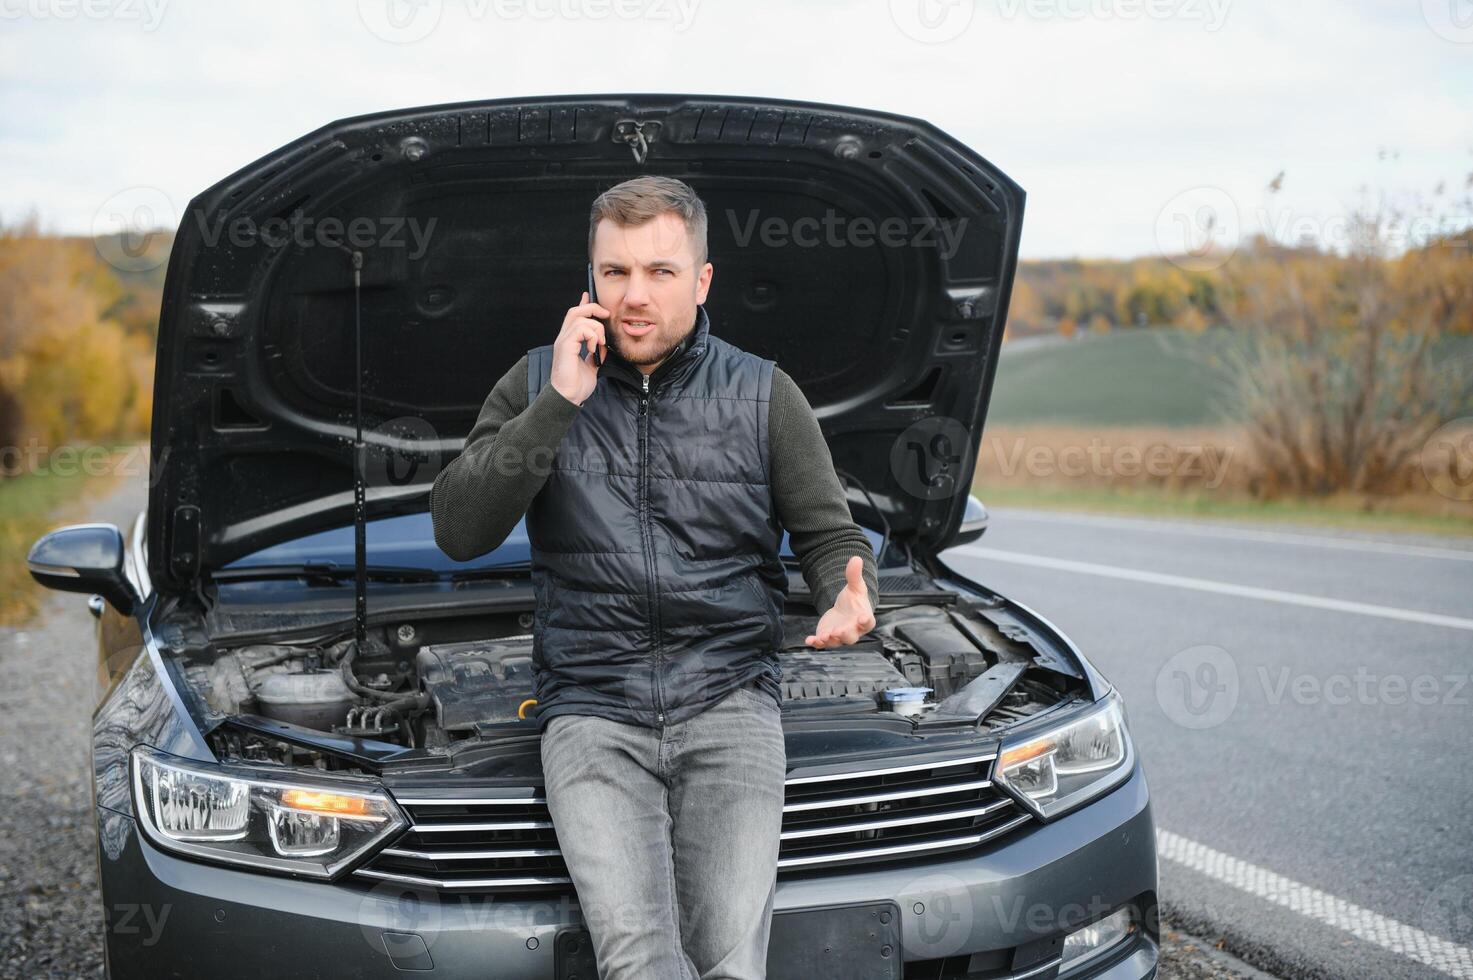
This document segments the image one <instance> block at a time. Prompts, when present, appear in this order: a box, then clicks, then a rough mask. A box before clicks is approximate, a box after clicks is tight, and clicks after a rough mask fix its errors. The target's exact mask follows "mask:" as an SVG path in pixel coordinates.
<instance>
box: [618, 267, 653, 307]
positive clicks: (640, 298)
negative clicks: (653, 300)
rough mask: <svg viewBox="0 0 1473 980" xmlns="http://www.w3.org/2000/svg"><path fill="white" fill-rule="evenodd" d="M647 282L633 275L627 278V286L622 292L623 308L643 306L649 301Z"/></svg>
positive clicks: (643, 278)
mask: <svg viewBox="0 0 1473 980" xmlns="http://www.w3.org/2000/svg"><path fill="white" fill-rule="evenodd" d="M649 292H650V291H649V280H648V279H647V278H646V277H645V276H643V275H641V274H639V273H635V274H634V275H631V276H630V277H629V285H628V286H627V287H626V288H625V290H624V305H625V306H644V305H645V304H646V303H648V302H649V301H650V295H649Z"/></svg>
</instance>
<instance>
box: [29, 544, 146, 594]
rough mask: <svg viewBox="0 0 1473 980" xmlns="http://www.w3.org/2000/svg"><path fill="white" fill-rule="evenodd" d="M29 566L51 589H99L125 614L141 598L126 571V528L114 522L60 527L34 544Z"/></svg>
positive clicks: (73, 590) (65, 590)
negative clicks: (124, 553) (124, 532)
mask: <svg viewBox="0 0 1473 980" xmlns="http://www.w3.org/2000/svg"><path fill="white" fill-rule="evenodd" d="M26 567H27V568H28V569H29V570H30V573H31V578H33V579H35V580H36V581H37V582H40V583H41V584H42V585H44V586H46V588H48V589H57V590H59V591H61V592H95V593H97V594H98V595H100V596H102V597H103V598H104V599H106V600H107V601H108V602H110V603H112V605H113V606H114V607H115V608H116V609H117V610H118V612H120V613H122V614H123V615H125V616H127V615H131V614H132V612H133V609H134V607H135V606H136V605H137V604H138V601H139V596H138V593H137V592H136V591H135V590H134V588H133V583H132V582H129V581H128V577H127V576H126V575H124V574H123V532H121V531H119V530H118V528H117V525H114V524H71V525H68V526H67V527H61V528H57V529H56V530H55V531H52V532H51V533H49V534H46V535H43V536H42V537H41V538H39V539H37V541H36V543H35V544H33V545H32V546H31V551H30V554H28V555H26Z"/></svg>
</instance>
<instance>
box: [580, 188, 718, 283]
mask: <svg viewBox="0 0 1473 980" xmlns="http://www.w3.org/2000/svg"><path fill="white" fill-rule="evenodd" d="M666 212H674V213H675V214H678V215H680V217H681V218H682V219H683V220H684V221H685V231H686V234H688V235H689V236H690V237H691V241H692V243H693V244H694V245H695V248H694V252H695V254H696V265H698V266H700V265H705V264H706V259H707V252H706V205H705V203H704V202H703V201H702V200H701V199H700V198H699V197H698V196H696V192H695V191H693V190H691V188H690V185H689V184H687V183H685V182H684V181H681V180H676V179H675V178H674V177H658V176H654V175H645V176H642V177H633V178H631V179H629V180H626V181H624V182H623V183H621V184H615V185H614V186H613V187H610V188H609V189H608V190H606V191H604V192H603V193H602V194H600V195H599V196H598V197H596V198H594V200H593V207H592V209H591V210H590V211H589V213H588V257H589V258H590V259H592V258H593V233H594V232H595V231H597V230H598V223H599V221H601V220H603V219H604V218H609V219H611V220H612V221H614V222H615V223H616V224H620V225H642V224H644V223H645V222H646V221H649V220H651V219H653V218H655V217H657V216H659V215H661V214H665V213H666Z"/></svg>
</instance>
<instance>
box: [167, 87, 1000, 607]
mask: <svg viewBox="0 0 1473 980" xmlns="http://www.w3.org/2000/svg"><path fill="white" fill-rule="evenodd" d="M642 173H655V174H664V175H668V176H672V177H678V178H680V179H681V180H684V181H686V182H688V183H689V184H690V185H691V186H692V187H694V188H695V189H696V191H697V193H699V194H700V195H701V196H702V198H703V199H704V200H705V202H706V206H707V211H708V217H709V242H710V253H711V262H712V264H713V265H714V266H715V269H716V272H715V275H714V277H713V279H712V285H711V291H710V294H709V296H708V298H707V302H706V304H705V308H706V311H707V313H708V314H709V316H710V319H711V332H712V333H714V334H716V335H717V336H719V337H722V338H723V339H725V340H728V341H730V342H732V343H734V344H736V345H737V346H738V347H741V348H743V349H745V350H748V351H751V352H753V353H756V354H760V355H762V356H764V357H770V358H773V359H775V360H776V361H777V363H778V364H779V365H781V366H782V368H783V369H784V370H785V371H787V372H788V373H789V374H791V375H792V376H793V377H794V378H795V379H796V380H797V382H798V383H799V384H800V385H801V386H802V388H803V391H804V393H805V394H806V395H807V397H808V400H809V402H810V403H811V404H812V405H813V408H814V410H815V412H816V413H817V415H818V417H819V419H820V421H821V423H822V425H823V429H824V432H825V434H826V436H827V437H828V441H829V445H830V447H831V449H832V452H833V457H834V464H835V466H836V467H837V468H838V469H839V470H840V471H841V472H843V473H845V474H848V475H850V476H852V477H853V479H854V481H855V484H862V485H863V487H864V488H865V490H867V491H868V494H866V493H864V492H861V490H860V489H859V487H858V486H857V485H850V486H849V495H850V503H851V506H852V507H853V510H854V513H855V516H856V519H857V520H859V521H860V522H861V523H863V524H865V525H866V526H869V527H872V528H876V529H879V528H881V527H883V526H884V525H885V524H886V523H888V525H889V529H890V532H891V538H892V540H893V541H897V542H899V541H903V542H907V543H908V544H910V546H911V547H912V548H914V549H917V550H924V551H929V552H934V551H936V550H940V549H941V548H944V547H946V545H947V543H948V541H949V540H950V539H951V537H952V536H953V535H954V534H955V533H956V530H957V527H958V525H959V524H960V523H961V520H962V513H963V510H964V507H965V503H966V499H967V494H968V490H969V487H970V482H971V475H972V471H973V466H974V462H975V459H976V452H977V447H978V444H979V441H980V437H981V432H982V423H983V419H984V416H985V414H986V406H987V401H988V398H989V396H990V394H991V390H992V381H993V373H994V370H995V367H996V361H997V353H998V348H999V347H1000V345H1001V343H1002V332H1003V323H1004V320H1005V319H1006V314H1007V307H1008V298H1009V295H1010V293H1011V290H1012V283H1013V273H1014V269H1015V266H1016V261H1017V251H1018V238H1019V234H1020V231H1021V223H1022V216H1023V191H1022V189H1021V188H1019V187H1018V186H1017V185H1016V184H1015V183H1013V182H1012V181H1011V180H1009V179H1008V177H1007V176H1006V175H1004V174H1003V173H1001V172H1000V171H999V170H997V169H996V168H995V167H993V166H992V165H991V164H990V163H988V162H987V161H986V160H984V159H983V158H982V157H980V156H978V155H977V154H976V153H974V152H973V151H972V150H970V149H968V148H967V147H965V146H963V145H962V144H960V143H959V142H957V141H956V140H954V139H952V138H951V137H949V136H947V135H946V134H945V133H942V132H940V131H939V130H937V129H936V128H935V127H933V126H931V125H930V124H928V123H926V122H923V121H921V120H917V119H911V118H907V117H903V116H896V115H891V114H888V113H882V112H872V111H868V110H863V109H855V108H848V107H844V106H833V105H822V104H816V103H806V102H787V101H780V100H773V99H750V98H741V97H727V96H698V95H656V94H645V95H594V96H557V97H548V98H532V99H503V100H495V101H486V102H470V103H460V104H453V105H440V106H428V107H423V108H413V109H403V110H397V111H392V112H384V113H377V114H374V115H367V116H358V117H354V118H351V119H344V120H341V121H339V122H335V123H332V124H330V125H328V126H324V127H323V128H321V129H319V130H316V131H315V132H312V133H309V134H307V135H306V136H303V137H301V138H300V139H298V140H295V141H294V142H292V143H290V144H288V145H286V146H284V147H282V148H281V149H279V150H276V151H275V152H272V153H270V154H267V155H266V156H263V157H262V158H261V159H259V160H257V161H256V162H255V163H252V164H250V165H249V166H247V167H245V168H243V169H241V170H239V171H238V172H236V173H235V174H232V175H231V176H230V177H228V178H226V179H225V180H223V181H221V182H220V183H218V184H216V185H215V186H214V187H211V188H210V189H209V190H207V191H205V192H203V193H202V194H200V195H198V196H197V197H195V198H194V199H193V200H192V201H191V202H190V204H189V207H188V208H187V210H186V212H185V215H184V218H183V221H182V222H181V224H180V227H179V230H178V234H177V237H176V239H175V243H174V247H173V251H172V253H171V254H170V257H169V267H168V274H167V279H166V282H165V288H164V299H163V306H162V310H161V314H160V321H159V342H158V360H157V374H156V379H155V386H154V416H153V434H152V435H153V449H152V455H153V460H154V462H153V472H151V474H150V490H149V521H148V525H147V528H148V555H149V573H150V575H151V576H152V577H153V581H154V582H155V583H156V584H157V585H158V587H159V588H160V589H161V590H164V591H175V590H184V589H192V588H193V587H194V585H195V583H196V582H197V581H198V579H199V577H200V576H201V573H204V572H209V571H211V570H214V569H217V568H220V567H221V566H223V565H225V564H227V563H229V562H230V561H232V560H234V559H236V558H239V557H241V556H244V555H247V554H250V553H252V552H254V551H257V550H259V549H261V548H264V547H267V546H269V545H271V544H275V543H278V542H281V541H284V540H288V539H291V538H296V537H299V536H301V535H304V534H308V533H311V532H314V531H320V530H324V529H326V528H331V527H335V526H341V525H344V524H349V523H351V522H352V520H353V517H354V492H353V441H354V433H355V422H354V418H355V416H354V411H355V389H354V376H355V344H354V337H355V316H357V317H359V318H361V336H362V352H361V375H360V377H361V385H362V393H361V397H362V427H363V437H364V441H365V444H366V447H367V448H366V450H365V454H364V459H365V472H366V476H367V479H366V483H367V494H366V502H365V512H366V516H367V517H369V518H373V517H379V516H386V515H390V514H402V513H409V512H414V511H423V510H426V509H427V508H428V506H429V500H428V492H429V488H430V486H431V485H432V483H433V481H434V478H435V475H436V474H437V473H438V472H439V470H440V468H441V467H442V466H444V465H445V464H446V463H448V462H449V461H450V460H451V459H453V458H454V457H455V456H456V455H457V454H458V453H459V452H460V450H461V447H462V445H463V442H464V438H465V435H466V433H468V432H469V431H470V429H471V427H472V426H473V425H474V423H475V420H476V417H477V415H478V414H479V412H480V409H481V405H482V403H483V401H484V400H485V397H486V394H487V392H489V391H490V389H491V387H492V385H493V384H494V383H495V382H496V380H497V378H499V377H500V376H501V375H502V374H503V373H504V372H505V371H506V369H507V368H509V367H510V366H511V365H512V364H513V363H514V362H515V361H516V360H517V359H518V358H519V357H520V356H521V355H522V354H523V353H524V352H525V351H526V350H527V349H529V348H531V347H535V346H537V345H539V344H544V343H547V342H549V341H550V340H551V339H552V338H553V336H554V335H555V333H556V330H557V325H558V324H560V323H561V322H562V317H563V315H564V313H565V312H566V310H567V308H568V307H569V306H571V305H573V304H574V303H576V302H577V299H578V296H579V292H580V290H581V289H582V288H583V286H584V284H585V281H586V271H585V265H586V262H587V235H588V210H589V206H590V205H591V203H592V200H593V198H594V197H595V196H596V195H597V194H598V193H599V192H600V191H602V190H604V189H606V188H608V187H610V186H612V185H613V184H615V183H618V182H619V181H621V180H625V179H627V178H629V177H632V176H636V175H639V174H642ZM355 250H356V251H357V252H358V253H359V254H360V255H361V260H362V269H361V284H360V287H359V288H358V289H357V290H355V288H354V258H353V252H354V251H355ZM871 503H873V506H871ZM876 509H877V510H878V511H879V512H880V513H879V514H876V513H875V510H876ZM370 560H372V559H370Z"/></svg>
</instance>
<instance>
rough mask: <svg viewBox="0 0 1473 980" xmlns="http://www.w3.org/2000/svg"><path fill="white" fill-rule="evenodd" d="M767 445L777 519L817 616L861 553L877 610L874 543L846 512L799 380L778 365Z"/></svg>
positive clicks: (824, 443)
mask: <svg viewBox="0 0 1473 980" xmlns="http://www.w3.org/2000/svg"><path fill="white" fill-rule="evenodd" d="M768 443H769V445H770V449H771V458H772V464H771V465H772V474H771V479H772V494H773V499H774V502H775V503H776V505H777V514H778V520H779V521H781V523H782V525H783V527H784V528H786V529H787V532H788V537H789V539H790V541H791V543H792V547H793V554H795V555H797V556H798V561H799V564H800V565H801V566H802V568H803V580H804V581H805V582H806V583H807V584H808V590H809V591H810V592H811V593H812V594H813V605H814V608H815V609H816V610H818V613H819V615H823V614H824V613H826V612H828V610H829V608H830V607H831V606H833V604H834V600H835V599H836V598H838V595H839V593H840V592H842V591H843V590H844V585H845V581H844V566H845V565H847V564H848V563H849V559H850V558H851V557H852V556H854V555H859V556H860V557H861V558H862V559H864V569H863V577H864V583H865V585H866V586H868V588H869V602H870V608H871V609H878V608H879V605H880V601H879V600H880V590H879V571H878V568H877V567H876V563H875V551H874V546H873V545H871V544H870V540H869V538H868V537H867V536H866V535H865V533H864V531H863V530H862V529H861V528H860V527H859V525H858V524H857V523H855V521H854V517H853V515H852V514H851V513H850V511H849V502H848V501H847V500H846V499H845V496H844V487H843V484H842V483H841V482H840V481H839V477H838V474H837V473H835V472H834V461H833V457H832V456H831V455H830V453H829V446H828V442H827V441H825V439H824V437H823V430H822V429H821V428H820V427H819V424H818V416H816V415H814V414H813V408H812V406H810V405H809V404H808V399H807V398H806V397H804V395H803V390H802V389H801V388H799V387H798V384H797V382H795V381H794V380H793V379H792V378H791V377H790V376H789V375H788V374H787V373H786V372H785V371H783V369H782V368H778V367H775V368H774V369H773V372H772V400H771V402H770V404H769V407H768Z"/></svg>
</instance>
